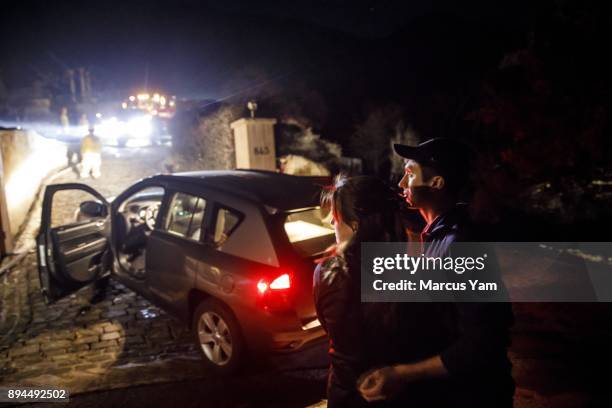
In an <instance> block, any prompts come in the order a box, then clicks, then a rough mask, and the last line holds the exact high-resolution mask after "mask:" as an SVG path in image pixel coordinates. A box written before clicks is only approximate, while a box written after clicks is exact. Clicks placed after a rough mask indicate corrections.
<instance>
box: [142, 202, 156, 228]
mask: <svg viewBox="0 0 612 408" xmlns="http://www.w3.org/2000/svg"><path fill="white" fill-rule="evenodd" d="M158 213H159V204H153V205H150V206H148V207H147V209H146V210H145V225H146V226H147V228H148V229H149V231H153V230H154V229H155V222H156V221H157V214H158Z"/></svg>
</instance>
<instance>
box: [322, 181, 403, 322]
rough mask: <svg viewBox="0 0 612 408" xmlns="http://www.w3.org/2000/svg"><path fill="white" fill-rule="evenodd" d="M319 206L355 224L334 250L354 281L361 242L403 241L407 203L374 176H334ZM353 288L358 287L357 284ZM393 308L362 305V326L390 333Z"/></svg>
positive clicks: (394, 312)
mask: <svg viewBox="0 0 612 408" xmlns="http://www.w3.org/2000/svg"><path fill="white" fill-rule="evenodd" d="M321 207H331V208H330V209H331V211H333V212H334V214H333V215H334V217H335V218H336V219H337V220H341V221H342V222H344V223H346V224H347V225H352V224H356V225H357V229H356V231H355V234H354V235H353V237H352V238H351V240H350V241H349V242H348V243H347V244H346V246H345V247H344V248H340V249H339V250H338V251H337V252H340V253H342V254H343V255H344V257H345V259H346V263H347V266H348V268H347V269H348V273H349V274H350V275H353V276H352V279H353V281H354V282H359V281H360V268H361V243H362V242H396V241H399V242H403V241H406V230H405V229H404V223H403V221H402V215H401V214H402V210H403V209H405V208H406V203H405V201H404V200H403V198H402V197H400V196H399V195H398V194H397V193H396V192H395V191H393V190H392V189H391V188H390V187H389V186H388V185H387V184H385V183H384V182H383V181H382V180H381V179H379V178H377V177H373V176H357V177H350V178H348V177H346V176H344V175H339V176H337V177H336V179H335V181H334V184H333V185H332V186H330V187H328V188H326V189H324V190H323V193H322V194H321ZM355 289H356V290H359V285H356V286H355ZM396 308H397V305H396V304H394V303H368V304H364V306H363V307H362V313H363V318H364V324H365V326H366V327H367V328H368V329H369V330H372V332H376V333H378V332H387V331H388V332H393V330H394V329H395V328H396V325H397V323H396V318H397V313H396Z"/></svg>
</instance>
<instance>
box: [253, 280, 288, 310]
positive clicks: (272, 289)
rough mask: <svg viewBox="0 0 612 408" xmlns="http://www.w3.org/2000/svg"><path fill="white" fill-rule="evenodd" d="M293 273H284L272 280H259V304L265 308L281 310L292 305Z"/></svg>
mask: <svg viewBox="0 0 612 408" xmlns="http://www.w3.org/2000/svg"><path fill="white" fill-rule="evenodd" d="M291 281H292V273H283V274H282V275H279V276H277V277H276V278H274V279H273V280H272V281H270V280H269V279H265V278H263V279H260V280H259V281H258V282H257V292H258V294H259V304H260V306H261V307H263V308H264V309H265V310H268V311H279V310H286V309H288V308H290V307H291V290H290V289H291Z"/></svg>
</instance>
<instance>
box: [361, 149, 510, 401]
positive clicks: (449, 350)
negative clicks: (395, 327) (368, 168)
mask: <svg viewBox="0 0 612 408" xmlns="http://www.w3.org/2000/svg"><path fill="white" fill-rule="evenodd" d="M394 148H395V151H396V153H397V154H399V155H400V156H402V157H403V158H404V159H405V162H404V164H405V165H404V170H405V173H404V176H403V178H402V180H401V181H400V183H399V187H400V188H401V189H402V190H403V191H404V196H405V201H406V205H407V206H409V207H410V208H412V209H418V210H419V211H420V213H421V215H422V216H423V218H424V219H425V221H426V222H427V226H426V227H425V229H424V230H423V232H422V240H423V242H424V243H425V244H428V245H427V247H426V249H425V256H426V257H446V256H450V250H451V245H452V244H453V243H454V242H461V241H467V242H470V241H475V240H474V239H473V231H472V228H471V227H470V220H469V216H468V211H467V205H466V204H464V203H461V202H459V201H460V200H459V199H460V196H461V193H462V191H463V190H465V187H466V186H467V184H468V179H469V177H468V176H469V168H470V164H471V163H470V158H469V157H470V154H469V150H468V149H467V147H466V146H465V145H463V144H462V143H460V142H458V141H456V140H454V139H447V138H438V139H432V140H429V141H427V142H424V143H421V144H420V145H418V146H407V145H400V144H396V145H395V146H394ZM400 315H401V316H403V317H402V318H401V319H400V320H401V322H402V326H403V328H404V331H405V333H406V334H407V335H404V339H412V340H411V341H410V342H409V343H408V342H407V343H406V345H405V347H404V348H403V350H401V349H400V350H399V351H398V352H397V355H396V357H395V359H394V360H393V361H392V362H390V363H388V364H386V367H380V368H378V369H376V370H374V371H372V372H371V373H369V374H367V375H365V376H364V377H363V378H362V379H361V381H360V384H359V390H360V393H361V395H362V396H363V398H365V399H366V400H368V401H370V402H373V401H381V402H388V403H393V402H394V401H395V402H396V403H397V404H398V406H411V407H415V406H426V407H434V406H435V407H439V406H444V407H447V406H452V407H496V408H498V407H506V408H510V407H512V405H513V395H514V389H515V386H514V381H513V379H512V375H511V369H512V364H511V363H510V360H509V359H508V356H507V349H508V346H509V344H510V333H509V327H510V326H511V324H512V322H513V316H512V307H511V305H510V304H509V303H492V302H491V303H485V302H464V303H462V302H446V303H445V302H436V303H403V304H401V312H400ZM409 333H412V336H411V337H410V336H409ZM403 341H405V340H403Z"/></svg>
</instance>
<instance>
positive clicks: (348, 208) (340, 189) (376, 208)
mask: <svg viewBox="0 0 612 408" xmlns="http://www.w3.org/2000/svg"><path fill="white" fill-rule="evenodd" d="M321 206H322V207H324V208H325V207H328V208H331V210H332V211H333V212H334V214H333V215H334V216H335V218H336V219H339V220H342V221H343V222H344V223H345V224H347V225H353V224H355V225H357V229H356V231H355V235H354V236H353V238H352V239H351V242H349V243H348V245H347V249H349V248H350V247H353V246H359V244H361V242H393V241H405V240H406V234H405V230H404V226H403V223H402V218H401V215H400V210H401V208H402V206H405V203H404V201H403V200H402V199H401V197H400V196H399V195H398V194H397V193H396V192H395V191H393V190H392V189H391V188H390V187H389V186H388V185H387V184H385V183H384V182H383V181H382V180H381V179H379V178H377V177H373V176H357V177H350V178H349V177H346V176H344V175H339V176H337V177H336V178H335V180H334V184H333V185H332V186H329V187H327V188H325V189H324V190H323V193H322V194H321Z"/></svg>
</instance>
